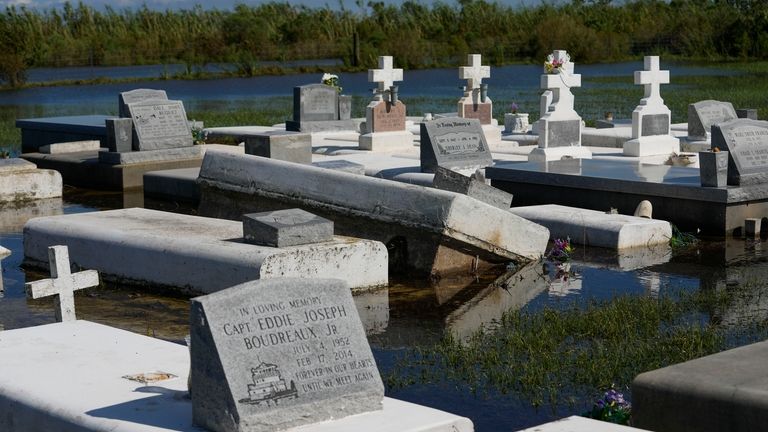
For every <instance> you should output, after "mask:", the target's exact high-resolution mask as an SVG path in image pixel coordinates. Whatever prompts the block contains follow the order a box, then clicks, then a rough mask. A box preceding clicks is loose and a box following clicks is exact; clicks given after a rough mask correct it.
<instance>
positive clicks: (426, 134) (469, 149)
mask: <svg viewBox="0 0 768 432" xmlns="http://www.w3.org/2000/svg"><path fill="white" fill-rule="evenodd" d="M420 148H421V150H420V151H421V172H435V170H436V169H437V167H438V166H441V167H444V168H452V169H462V168H477V167H486V166H488V165H491V164H493V159H492V157H491V151H490V150H489V149H488V143H487V142H486V140H485V135H484V134H483V129H482V127H481V126H480V121H479V120H477V119H465V118H460V117H453V118H450V117H449V118H441V119H437V120H432V121H428V122H425V123H422V124H421V145H420Z"/></svg>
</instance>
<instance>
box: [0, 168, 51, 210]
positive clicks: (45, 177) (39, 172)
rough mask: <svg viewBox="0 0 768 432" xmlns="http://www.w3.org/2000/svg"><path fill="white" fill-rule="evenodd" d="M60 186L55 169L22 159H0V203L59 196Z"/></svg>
mask: <svg viewBox="0 0 768 432" xmlns="http://www.w3.org/2000/svg"><path fill="white" fill-rule="evenodd" d="M62 187H63V185H62V179H61V174H59V173H58V172H56V171H53V170H49V169H38V167H37V166H36V165H35V164H33V163H29V162H27V161H25V160H23V159H0V205H2V204H8V203H21V202H25V201H33V200H39V199H46V198H56V197H60V196H61V192H62Z"/></svg>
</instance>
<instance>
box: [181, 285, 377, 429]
mask: <svg viewBox="0 0 768 432" xmlns="http://www.w3.org/2000/svg"><path fill="white" fill-rule="evenodd" d="M254 292H258V293H259V296H258V297H254V295H253V293H254ZM190 334H191V337H192V340H191V347H192V348H191V354H192V372H191V373H192V377H191V387H192V415H193V418H194V421H195V423H197V424H199V425H201V426H204V427H206V428H208V429H210V430H214V431H220V432H234V431H252V432H269V431H274V430H282V429H287V428H289V427H293V426H298V425H302V424H310V423H317V422H320V421H325V420H330V419H340V418H343V417H347V416H350V415H353V414H360V413H365V412H371V411H379V410H381V409H382V400H383V399H384V385H383V383H382V381H381V377H380V376H379V371H378V369H377V367H376V361H375V360H374V358H373V354H372V353H371V349H370V347H369V346H368V341H367V339H366V337H365V331H364V330H363V326H362V324H361V322H360V318H359V317H358V316H357V313H356V308H355V304H354V302H353V301H352V295H351V294H350V290H349V287H348V286H347V285H346V284H345V283H344V282H342V281H340V280H335V279H313V280H311V281H301V280H297V279H274V280H271V281H256V282H247V283H244V284H242V285H238V286H235V287H232V288H228V289H226V290H224V291H220V292H218V293H215V294H209V295H207V296H203V297H197V298H195V299H192V306H191V316H190Z"/></svg>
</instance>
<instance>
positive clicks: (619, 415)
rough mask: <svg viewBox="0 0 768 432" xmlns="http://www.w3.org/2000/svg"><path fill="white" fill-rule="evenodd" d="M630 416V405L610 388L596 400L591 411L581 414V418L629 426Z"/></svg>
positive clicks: (622, 396)
mask: <svg viewBox="0 0 768 432" xmlns="http://www.w3.org/2000/svg"><path fill="white" fill-rule="evenodd" d="M631 415H632V405H631V404H630V403H629V402H628V401H627V400H625V399H624V395H623V394H621V393H620V392H618V391H616V390H615V389H614V388H613V387H611V388H610V389H609V390H608V391H606V392H605V393H604V394H603V396H602V397H601V398H600V399H598V400H597V401H596V402H595V403H594V405H592V410H591V411H587V412H585V413H584V414H582V416H583V417H588V418H592V419H595V420H602V421H605V422H610V423H616V424H620V425H629V419H630V417H631Z"/></svg>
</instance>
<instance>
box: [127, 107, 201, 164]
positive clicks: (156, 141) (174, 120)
mask: <svg viewBox="0 0 768 432" xmlns="http://www.w3.org/2000/svg"><path fill="white" fill-rule="evenodd" d="M128 111H129V112H130V113H131V118H132V119H133V149H134V150H139V151H141V150H161V149H168V148H178V147H189V146H191V145H193V141H192V131H191V130H190V128H189V123H188V122H187V113H186V112H185V111H184V104H182V103H181V101H174V100H148V101H143V102H136V103H131V104H128Z"/></svg>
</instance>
